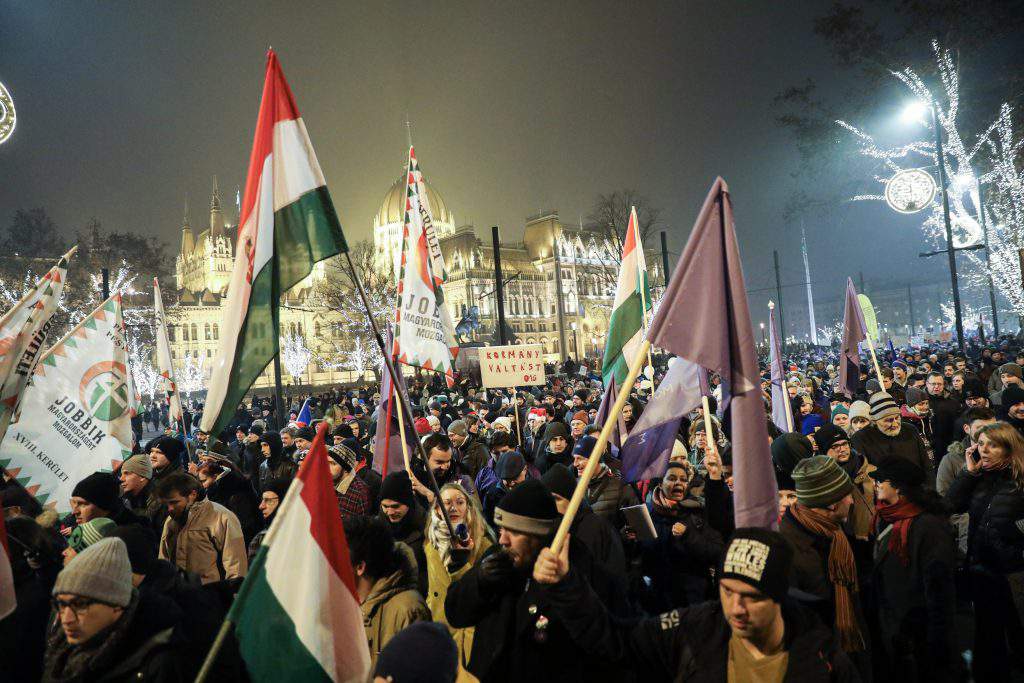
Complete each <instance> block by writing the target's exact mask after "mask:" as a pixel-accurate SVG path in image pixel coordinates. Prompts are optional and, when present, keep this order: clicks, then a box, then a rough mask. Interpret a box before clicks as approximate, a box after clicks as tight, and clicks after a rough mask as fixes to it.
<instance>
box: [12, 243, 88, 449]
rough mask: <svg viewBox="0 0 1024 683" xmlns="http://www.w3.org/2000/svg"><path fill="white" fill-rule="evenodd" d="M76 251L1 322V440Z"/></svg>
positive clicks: (40, 347)
mask: <svg viewBox="0 0 1024 683" xmlns="http://www.w3.org/2000/svg"><path fill="white" fill-rule="evenodd" d="M77 249H78V247H73V248H72V249H71V251H69V252H68V253H66V254H64V256H62V257H61V258H60V260H59V261H57V264H56V265H54V266H53V267H52V268H50V270H49V271H48V272H47V273H46V275H44V276H43V277H42V278H41V279H40V280H39V282H37V283H36V286H35V287H33V288H32V289H31V291H29V292H28V293H27V294H26V295H25V296H23V297H22V298H21V300H20V301H19V302H18V303H16V304H15V305H14V308H12V309H11V310H10V311H8V312H7V314H6V315H4V317H3V318H2V319H0V410H2V411H3V414H2V415H0V441H2V440H3V435H4V434H5V433H6V432H7V427H8V425H9V424H10V423H11V422H12V421H14V420H17V415H18V410H19V406H20V402H21V397H22V395H23V394H24V392H25V387H26V385H28V381H29V378H30V377H31V376H32V373H33V372H34V371H35V368H36V363H37V362H38V361H39V357H40V356H41V355H42V350H43V344H45V342H46V334H47V331H48V330H49V327H50V319H51V318H52V317H53V314H54V313H55V312H56V311H57V304H58V303H60V297H61V294H62V293H63V291H64V282H65V280H66V279H67V275H68V261H69V260H70V259H71V257H72V256H73V255H74V253H75V250H77Z"/></svg>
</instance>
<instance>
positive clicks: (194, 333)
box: [192, 323, 199, 341]
mask: <svg viewBox="0 0 1024 683" xmlns="http://www.w3.org/2000/svg"><path fill="white" fill-rule="evenodd" d="M192 341H199V326H198V325H196V324H195V323H192Z"/></svg>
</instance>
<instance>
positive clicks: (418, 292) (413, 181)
mask: <svg viewBox="0 0 1024 683" xmlns="http://www.w3.org/2000/svg"><path fill="white" fill-rule="evenodd" d="M405 187H406V193H405V194H406V198H405V228H404V230H403V232H402V268H401V275H400V276H399V279H398V309H397V310H396V311H395V344H394V348H393V356H394V357H395V358H397V359H398V361H399V362H400V363H402V364H404V365H411V366H414V367H420V368H423V369H424V370H433V371H434V372H439V373H441V374H443V375H444V376H445V378H446V380H447V382H448V386H449V387H451V386H454V384H455V374H454V371H453V369H452V361H453V359H454V358H455V356H457V355H458V353H459V344H458V342H457V341H455V326H454V325H453V324H452V316H451V313H450V312H449V310H448V306H446V305H445V302H444V288H443V287H442V285H443V284H444V281H445V279H446V278H447V277H448V274H447V271H446V270H445V265H444V257H443V256H442V255H441V243H440V242H439V241H438V239H437V233H436V232H435V230H434V224H433V218H432V214H431V212H430V203H429V200H428V199H427V193H426V188H425V185H424V183H423V174H422V173H421V172H420V167H419V163H418V162H417V161H416V150H415V149H413V148H412V147H409V167H408V172H407V173H406V179H405Z"/></svg>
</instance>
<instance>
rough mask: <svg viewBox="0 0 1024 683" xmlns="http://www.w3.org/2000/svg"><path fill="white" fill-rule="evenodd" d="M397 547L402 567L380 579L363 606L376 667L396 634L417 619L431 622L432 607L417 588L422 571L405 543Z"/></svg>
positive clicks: (367, 634)
mask: <svg viewBox="0 0 1024 683" xmlns="http://www.w3.org/2000/svg"><path fill="white" fill-rule="evenodd" d="M395 546H396V548H397V549H398V552H399V554H400V555H401V560H400V562H399V567H398V569H396V570H395V571H394V573H392V574H391V575H390V576H385V577H382V578H380V579H377V581H376V582H374V584H373V587H372V588H371V589H370V594H369V595H367V596H366V600H364V601H363V604H362V605H360V606H359V608H360V609H361V610H362V612H363V628H365V629H366V640H367V642H368V644H369V646H370V665H371V668H372V667H373V666H376V664H377V656H378V655H379V654H380V651H381V650H383V649H384V646H385V645H387V644H388V641H389V640H391V638H392V637H393V636H394V635H395V634H396V633H398V632H399V631H401V630H402V629H403V628H405V627H406V626H408V625H409V624H412V623H414V622H417V621H430V610H428V609H427V605H426V604H425V603H424V602H423V596H422V595H420V594H419V592H418V591H417V590H416V581H417V577H418V570H417V568H416V558H415V556H414V555H413V553H412V549H410V548H409V546H407V545H406V544H404V543H395Z"/></svg>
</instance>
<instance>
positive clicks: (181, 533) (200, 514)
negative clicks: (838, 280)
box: [160, 498, 249, 584]
mask: <svg viewBox="0 0 1024 683" xmlns="http://www.w3.org/2000/svg"><path fill="white" fill-rule="evenodd" d="M160 559H162V560H168V561H169V562H171V563H173V564H175V565H177V566H178V567H180V568H181V569H184V570H185V571H189V572H192V573H193V574H197V575H198V576H199V578H200V579H201V580H202V582H203V583H204V584H205V583H213V582H214V581H222V580H224V579H235V578H241V577H244V576H245V574H246V571H248V568H249V563H248V559H247V557H246V552H245V539H244V538H243V537H242V527H241V525H240V524H239V523H238V517H236V516H235V513H233V512H231V510H228V509H227V508H226V507H224V506H223V505H220V504H218V503H214V502H213V501H210V500H207V499H205V498H204V499H202V500H197V501H196V502H195V503H193V504H192V506H191V507H190V508H189V509H188V518H187V519H186V520H185V526H184V527H182V526H179V524H178V522H176V521H175V520H174V518H173V517H168V518H167V519H166V520H165V521H164V531H163V535H162V536H161V537H160Z"/></svg>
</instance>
